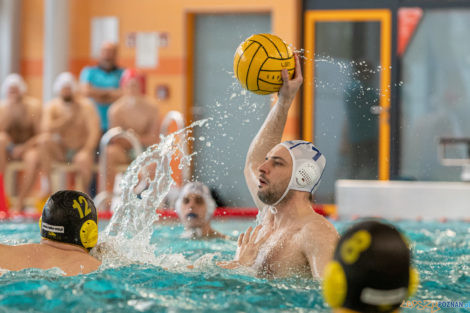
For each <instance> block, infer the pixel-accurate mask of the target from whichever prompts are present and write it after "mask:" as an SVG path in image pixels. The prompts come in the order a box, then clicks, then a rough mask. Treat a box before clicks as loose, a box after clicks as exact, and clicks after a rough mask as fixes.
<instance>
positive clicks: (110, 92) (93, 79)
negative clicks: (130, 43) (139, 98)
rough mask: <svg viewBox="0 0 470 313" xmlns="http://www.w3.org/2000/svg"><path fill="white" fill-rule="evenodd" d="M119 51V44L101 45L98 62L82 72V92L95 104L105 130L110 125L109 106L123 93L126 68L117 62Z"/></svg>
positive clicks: (108, 43)
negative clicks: (121, 87)
mask: <svg viewBox="0 0 470 313" xmlns="http://www.w3.org/2000/svg"><path fill="white" fill-rule="evenodd" d="M117 52H118V46H117V44H115V43H110V42H106V43H104V44H103V45H102V47H101V51H100V58H99V60H98V64H97V65H96V66H87V67H85V68H84V69H83V70H82V72H81V73H80V82H81V84H82V92H83V94H84V95H85V96H87V97H89V98H90V99H91V100H92V101H93V103H94V104H95V107H96V109H97V111H98V115H99V116H100V121H101V130H102V131H103V132H106V131H107V130H108V126H109V124H108V109H109V106H110V105H111V104H112V103H113V102H114V101H116V100H117V99H118V98H120V97H121V95H122V93H121V90H120V89H119V82H120V80H121V76H122V73H123V71H124V69H122V68H120V67H118V66H117V64H116V59H117Z"/></svg>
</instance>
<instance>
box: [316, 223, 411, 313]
mask: <svg viewBox="0 0 470 313" xmlns="http://www.w3.org/2000/svg"><path fill="white" fill-rule="evenodd" d="M410 259H411V256H410V249H409V247H408V244H407V242H406V239H405V238H404V237H403V235H402V234H400V232H398V231H397V230H396V229H395V228H394V227H393V226H391V225H387V224H384V223H381V222H378V221H364V222H360V223H357V224H355V225H354V226H352V227H351V228H350V229H349V230H347V231H346V233H344V235H343V236H341V239H340V240H339V242H338V245H337V246H336V249H335V254H334V259H333V261H331V262H330V263H329V264H328V265H327V267H326V270H325V277H324V281H323V293H324V296H325V300H326V302H328V304H329V305H330V306H331V307H332V308H333V309H334V312H336V313H341V312H349V313H354V312H361V313H365V312H382V313H388V312H398V308H399V307H400V304H401V303H402V302H403V300H405V299H406V298H407V297H409V296H411V295H412V294H413V293H414V292H415V290H416V288H417V285H418V272H417V271H416V270H415V269H414V268H412V267H411V264H410Z"/></svg>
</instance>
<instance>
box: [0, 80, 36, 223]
mask: <svg viewBox="0 0 470 313" xmlns="http://www.w3.org/2000/svg"><path fill="white" fill-rule="evenodd" d="M26 91H27V86H26V83H25V82H24V80H23V78H22V77H21V76H20V75H18V74H9V75H8V76H7V77H6V78H5V80H4V81H3V83H2V87H1V99H0V180H2V179H3V174H4V173H5V170H6V166H7V164H8V162H10V161H23V162H24V164H25V167H24V170H25V171H24V174H25V175H24V179H23V181H22V183H21V184H20V186H19V187H20V190H19V193H18V196H17V201H16V202H15V203H14V204H13V206H12V207H11V210H10V213H12V214H13V215H16V214H17V213H19V212H20V211H22V210H23V209H24V207H25V203H24V202H25V198H26V196H27V195H28V194H29V192H30V191H31V189H32V187H33V185H34V182H35V181H36V177H37V174H38V171H39V152H38V149H37V147H36V139H37V137H38V135H39V133H40V128H41V115H42V105H41V103H40V102H39V101H38V100H36V99H34V98H31V97H29V96H27V95H26ZM9 196H12V195H9Z"/></svg>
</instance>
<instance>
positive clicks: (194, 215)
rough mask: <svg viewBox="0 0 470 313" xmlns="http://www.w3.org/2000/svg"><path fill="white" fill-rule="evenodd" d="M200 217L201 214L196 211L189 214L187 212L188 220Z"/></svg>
mask: <svg viewBox="0 0 470 313" xmlns="http://www.w3.org/2000/svg"><path fill="white" fill-rule="evenodd" d="M198 217H199V215H197V214H196V213H188V214H186V218H187V219H188V220H190V219H193V218H198Z"/></svg>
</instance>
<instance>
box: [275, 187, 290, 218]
mask: <svg viewBox="0 0 470 313" xmlns="http://www.w3.org/2000/svg"><path fill="white" fill-rule="evenodd" d="M289 190H290V184H289V185H288V186H287V188H286V191H284V193H283V194H282V196H281V197H280V198H279V200H277V201H276V202H275V203H273V204H271V207H272V208H273V207H275V206H276V205H278V204H279V202H281V201H282V200H284V198H285V197H286V196H287V193H288V192H289ZM271 213H273V212H272V210H271ZM276 213H277V210H276ZM276 213H273V214H276Z"/></svg>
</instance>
